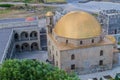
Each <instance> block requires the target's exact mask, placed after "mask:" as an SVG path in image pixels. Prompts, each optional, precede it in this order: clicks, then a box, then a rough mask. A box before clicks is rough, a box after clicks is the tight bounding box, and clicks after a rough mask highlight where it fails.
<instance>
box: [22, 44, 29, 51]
mask: <svg viewBox="0 0 120 80" xmlns="http://www.w3.org/2000/svg"><path fill="white" fill-rule="evenodd" d="M21 49H22V51H29V50H30V46H29V44H28V43H23V44H22V47H21Z"/></svg>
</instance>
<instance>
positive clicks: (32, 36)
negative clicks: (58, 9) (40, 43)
mask: <svg viewBox="0 0 120 80" xmlns="http://www.w3.org/2000/svg"><path fill="white" fill-rule="evenodd" d="M37 36H38V35H37V32H36V31H32V32H31V33H30V39H37Z"/></svg>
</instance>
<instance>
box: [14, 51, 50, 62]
mask: <svg viewBox="0 0 120 80" xmlns="http://www.w3.org/2000/svg"><path fill="white" fill-rule="evenodd" d="M15 58H16V59H37V60H39V61H46V59H47V58H48V56H47V51H32V52H22V53H16V56H15Z"/></svg>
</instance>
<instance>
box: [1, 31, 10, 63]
mask: <svg viewBox="0 0 120 80" xmlns="http://www.w3.org/2000/svg"><path fill="white" fill-rule="evenodd" d="M11 33H12V29H0V64H1V63H2V60H3V57H4V55H5V54H4V51H5V49H7V48H6V47H7V45H8V42H9V39H10V37H11Z"/></svg>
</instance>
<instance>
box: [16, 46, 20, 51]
mask: <svg viewBox="0 0 120 80" xmlns="http://www.w3.org/2000/svg"><path fill="white" fill-rule="evenodd" d="M15 51H16V52H20V45H19V44H16V45H15Z"/></svg>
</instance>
